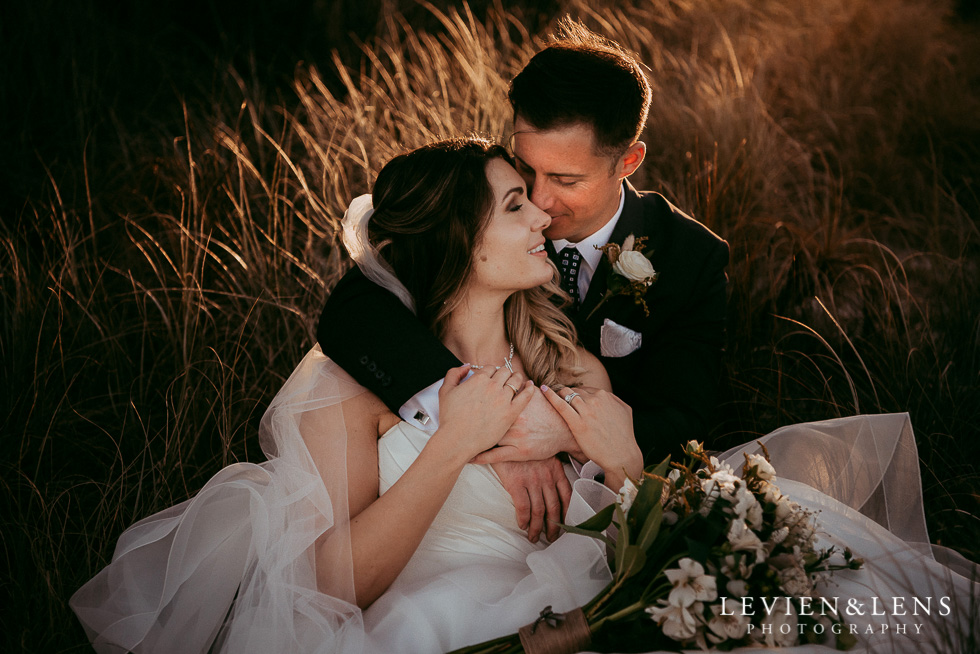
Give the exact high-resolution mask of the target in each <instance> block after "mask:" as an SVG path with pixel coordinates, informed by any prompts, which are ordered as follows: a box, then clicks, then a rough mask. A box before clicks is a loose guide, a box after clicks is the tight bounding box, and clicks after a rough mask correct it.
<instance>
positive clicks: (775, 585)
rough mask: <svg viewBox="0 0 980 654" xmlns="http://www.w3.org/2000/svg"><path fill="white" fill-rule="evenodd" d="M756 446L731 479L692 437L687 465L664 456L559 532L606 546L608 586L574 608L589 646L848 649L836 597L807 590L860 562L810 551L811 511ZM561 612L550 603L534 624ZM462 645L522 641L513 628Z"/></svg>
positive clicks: (515, 646) (502, 645)
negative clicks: (785, 487)
mask: <svg viewBox="0 0 980 654" xmlns="http://www.w3.org/2000/svg"><path fill="white" fill-rule="evenodd" d="M763 452H764V454H765V455H764V456H763V455H757V454H751V455H746V457H745V463H744V465H743V466H742V470H741V476H739V475H737V474H736V472H735V470H733V469H732V468H731V467H729V466H728V465H726V464H723V463H719V461H718V460H717V459H716V458H714V457H711V456H708V455H707V454H706V453H705V452H704V450H703V448H702V446H701V444H700V443H697V442H695V441H691V442H690V443H688V445H687V447H686V450H685V454H686V459H687V462H686V463H685V464H677V463H674V464H671V463H670V459H669V457H668V459H666V460H664V461H663V462H662V463H660V464H659V465H657V466H651V467H650V468H648V469H647V470H646V471H645V472H644V473H643V477H642V479H639V480H635V481H630V480H628V481H627V483H626V485H625V486H624V488H623V489H622V490H621V491H620V494H619V497H618V499H617V501H616V503H614V504H612V505H610V506H608V507H606V508H605V509H604V510H602V511H601V512H599V513H598V514H596V515H595V516H594V517H592V518H591V519H590V520H588V521H586V522H584V523H582V524H580V525H578V526H577V527H566V529H567V530H568V531H569V532H572V533H576V534H582V535H587V536H591V537H594V538H598V539H600V540H603V541H604V542H605V543H606V544H607V546H608V548H609V551H610V552H611V553H612V554H611V566H612V569H613V579H612V581H611V582H610V584H609V585H608V586H607V587H606V588H605V589H604V590H603V591H602V592H600V593H599V594H598V595H597V596H596V597H595V598H593V599H592V600H591V601H590V602H589V603H588V604H586V605H585V606H583V607H582V609H581V611H582V613H583V614H584V621H582V619H581V617H580V616H576V617H577V618H578V620H579V621H582V622H584V623H587V625H588V630H589V631H590V632H591V639H592V642H591V645H589V647H590V648H592V649H598V650H600V651H601V650H606V651H649V650H656V649H675V650H676V649H680V648H690V647H699V648H701V649H708V648H709V647H716V648H718V649H720V650H730V649H733V648H734V647H738V646H744V645H752V644H764V645H768V646H792V645H796V644H800V643H806V642H815V643H825V644H835V645H836V646H837V647H838V648H839V649H847V648H849V647H851V646H853V644H854V642H855V641H854V637H853V636H851V635H850V634H849V633H848V630H847V629H846V628H845V625H844V623H843V620H842V619H841V617H840V615H839V613H838V611H837V608H836V606H835V604H834V602H832V601H830V600H825V599H823V598H821V597H819V595H818V594H817V592H816V588H815V586H816V583H817V582H818V581H819V580H820V579H821V578H823V577H826V576H828V575H830V574H831V573H832V572H833V571H835V570H842V569H856V568H859V567H860V566H861V565H862V562H861V561H860V560H859V559H856V558H854V557H853V556H852V555H851V552H850V551H849V550H844V551H842V552H841V551H839V550H837V549H836V548H830V549H826V550H818V549H817V548H816V546H815V535H816V530H817V525H816V522H815V520H814V516H813V515H812V513H811V512H810V511H807V510H804V509H803V508H802V507H800V506H799V505H798V504H796V503H795V502H793V501H791V500H790V499H789V498H787V497H786V496H784V495H782V494H781V493H780V491H779V488H777V487H776V485H775V484H773V478H774V477H775V474H776V473H775V470H774V469H773V467H772V465H771V464H770V463H769V458H768V453H767V452H765V448H764V447H763ZM668 470H669V472H668ZM567 615H569V616H570V615H572V614H571V613H570V614H567ZM562 619H563V616H560V615H554V614H549V613H547V609H546V611H543V612H542V616H541V617H540V618H539V621H538V622H546V623H548V624H551V625H554V624H555V623H556V622H557V621H558V620H562ZM538 622H536V623H535V625H537V624H538ZM458 651H459V652H467V653H470V654H476V653H489V652H521V651H523V648H522V645H521V641H520V639H519V636H518V635H516V634H515V635H512V636H507V637H504V638H500V639H497V640H495V641H491V642H488V643H483V644H481V645H476V646H472V647H468V648H464V649H462V650H458ZM574 651H577V650H574Z"/></svg>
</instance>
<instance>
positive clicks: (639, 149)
mask: <svg viewBox="0 0 980 654" xmlns="http://www.w3.org/2000/svg"><path fill="white" fill-rule="evenodd" d="M646 154H647V144H646V143H644V142H643V141H637V142H636V143H634V144H633V145H631V146H629V147H628V148H626V153H625V154H623V156H622V158H621V159H620V160H619V176H620V177H621V178H625V177H629V176H630V175H632V174H633V173H634V172H635V171H636V169H637V168H639V167H640V164H641V163H643V157H645V156H646Z"/></svg>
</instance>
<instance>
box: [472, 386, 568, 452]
mask: <svg viewBox="0 0 980 654" xmlns="http://www.w3.org/2000/svg"><path fill="white" fill-rule="evenodd" d="M559 452H568V453H569V454H570V455H572V456H573V457H575V458H576V459H578V460H580V461H585V460H586V459H585V458H584V456H583V455H582V453H581V452H580V451H579V448H578V444H577V443H576V442H575V438H574V437H573V436H572V432H571V430H570V429H569V428H568V425H567V424H565V420H564V419H563V418H562V417H561V415H560V414H559V413H558V412H557V411H556V410H555V408H554V407H553V406H551V403H549V402H548V400H547V399H546V398H545V396H544V394H543V393H542V392H540V391H539V392H537V393H535V394H534V396H533V397H531V402H530V403H529V404H528V405H527V406H526V407H525V408H524V410H523V411H521V414H520V415H519V416H518V417H517V420H515V421H514V424H512V425H511V426H510V429H508V430H507V433H506V434H504V437H503V438H502V439H500V441H499V442H498V443H497V447H494V448H493V449H489V450H487V451H485V452H482V453H481V454H479V455H477V456H476V458H474V459H473V461H471V463H477V464H481V463H490V464H493V465H494V469H496V464H497V463H500V462H501V461H541V460H544V459H550V458H551V457H553V456H555V455H556V454H558V453H559Z"/></svg>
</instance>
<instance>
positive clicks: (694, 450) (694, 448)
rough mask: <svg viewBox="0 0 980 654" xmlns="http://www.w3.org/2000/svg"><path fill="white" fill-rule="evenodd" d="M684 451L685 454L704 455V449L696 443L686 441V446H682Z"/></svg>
mask: <svg viewBox="0 0 980 654" xmlns="http://www.w3.org/2000/svg"><path fill="white" fill-rule="evenodd" d="M684 451H685V452H686V453H687V454H704V447H703V446H702V445H701V443H699V442H697V441H688V442H687V445H686V446H684ZM674 469H675V470H676V468H674Z"/></svg>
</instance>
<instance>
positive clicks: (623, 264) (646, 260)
mask: <svg viewBox="0 0 980 654" xmlns="http://www.w3.org/2000/svg"><path fill="white" fill-rule="evenodd" d="M646 240H647V237H646V236H640V237H639V238H637V237H635V236H633V235H632V234H630V235H629V236H627V237H626V240H625V241H623V244H622V245H617V244H615V243H607V244H606V245H603V246H602V247H599V246H598V245H597V246H596V249H597V250H602V252H603V254H605V255H606V258H607V259H609V263H611V264H612V273H613V274H611V275H609V281H608V283H607V285H606V294H605V295H603V296H602V299H601V300H599V304H597V305H595V308H593V309H592V311H590V312H589V315H588V316H587V317H586V320H588V319H589V318H591V317H592V314H593V313H595V312H596V309H598V308H599V307H601V306H602V303H603V302H605V301H606V300H608V299H609V298H611V297H613V296H614V295H630V296H632V297H633V302H635V303H636V304H637V305H638V306H641V307H643V313H644V314H645V315H647V316H649V315H650V309H649V308H648V307H647V302H646V299H645V297H644V296H645V295H646V293H647V291H648V290H649V288H650V287H651V286H652V285H653V283H654V282H655V281H657V278H659V277H660V273H658V272H657V271H656V270H654V269H653V264H652V263H650V255H651V254H653V250H650V251H649V252H647V253H644V252H643V250H644V246H645V244H646Z"/></svg>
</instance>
